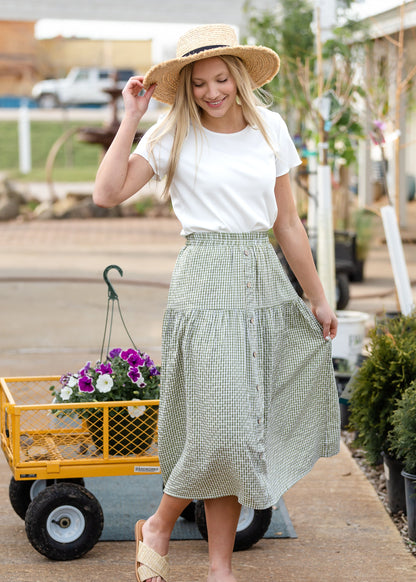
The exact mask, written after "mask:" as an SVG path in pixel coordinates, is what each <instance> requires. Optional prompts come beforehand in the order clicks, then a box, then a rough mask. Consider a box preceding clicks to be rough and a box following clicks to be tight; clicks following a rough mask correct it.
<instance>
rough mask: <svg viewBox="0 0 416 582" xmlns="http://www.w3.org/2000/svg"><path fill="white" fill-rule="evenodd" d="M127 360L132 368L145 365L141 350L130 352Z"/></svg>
mask: <svg viewBox="0 0 416 582" xmlns="http://www.w3.org/2000/svg"><path fill="white" fill-rule="evenodd" d="M127 361H128V363H129V364H130V366H131V367H132V368H137V367H138V366H143V365H144V359H143V358H141V357H140V354H139V352H134V353H132V354H130V355H129V357H128V360H127Z"/></svg>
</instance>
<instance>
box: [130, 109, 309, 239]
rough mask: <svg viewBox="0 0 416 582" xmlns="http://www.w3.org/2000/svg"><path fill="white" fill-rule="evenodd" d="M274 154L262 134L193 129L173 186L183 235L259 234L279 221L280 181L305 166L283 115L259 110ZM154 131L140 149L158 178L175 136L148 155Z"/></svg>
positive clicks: (247, 128)
mask: <svg viewBox="0 0 416 582" xmlns="http://www.w3.org/2000/svg"><path fill="white" fill-rule="evenodd" d="M259 112H260V114H261V115H262V117H263V120H264V122H265V126H266V129H267V132H268V135H269V137H270V139H271V141H272V143H273V145H274V148H275V150H276V154H275V152H273V151H272V149H271V148H270V146H269V145H268V143H267V142H266V140H265V139H264V137H263V135H262V134H261V132H260V131H259V130H258V129H254V128H252V127H250V126H247V127H245V128H244V129H243V130H242V131H238V132H236V133H216V132H213V131H210V130H208V129H205V128H203V135H201V134H200V132H199V131H198V130H197V131H196V132H195V130H194V128H193V127H191V128H190V131H189V133H188V135H187V137H186V139H185V141H184V143H183V146H182V150H181V153H180V158H179V163H178V166H177V169H176V172H175V176H174V179H173V182H172V185H171V190H170V194H171V199H172V206H173V210H174V212H175V214H176V216H177V217H178V219H179V221H180V222H181V224H182V228H183V230H182V234H183V235H187V234H190V233H192V232H207V231H215V232H235V233H237V232H256V231H267V230H269V229H270V228H271V227H272V226H273V224H274V221H275V220H276V216H277V205H276V199H275V195H274V186H275V181H276V177H278V176H283V175H284V174H287V173H288V172H289V170H290V168H292V167H294V166H297V165H298V164H300V163H301V160H300V158H299V155H298V153H297V151H296V148H295V145H294V143H293V141H292V139H291V137H290V135H289V132H288V129H287V126H286V124H285V122H284V121H283V119H282V118H281V116H280V115H279V114H278V113H275V112H273V111H269V110H267V109H265V108H264V107H259ZM155 127H157V124H156V125H155V126H153V127H151V128H150V129H149V130H148V131H147V132H146V134H145V135H144V136H143V137H142V139H141V140H140V142H139V143H138V145H137V148H136V150H135V151H134V153H135V154H138V155H141V156H143V157H144V158H145V159H146V160H147V161H148V162H149V164H150V165H151V166H152V168H153V171H154V172H155V174H156V175H157V176H158V178H160V179H161V178H163V177H164V176H165V175H166V172H167V167H168V161H169V155H170V150H171V147H172V142H173V137H172V135H166V136H164V137H163V138H162V139H161V140H160V141H159V142H158V143H157V144H156V146H155V147H154V149H153V152H152V153H151V154H149V151H148V139H149V136H150V135H151V134H152V131H153V130H154V128H155Z"/></svg>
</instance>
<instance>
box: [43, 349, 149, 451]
mask: <svg viewBox="0 0 416 582" xmlns="http://www.w3.org/2000/svg"><path fill="white" fill-rule="evenodd" d="M60 384H61V385H60V387H55V386H51V388H50V390H51V392H52V394H53V396H54V401H55V402H57V403H64V404H66V403H68V404H69V403H73V402H75V403H84V402H85V403H87V402H97V403H102V402H117V403H119V402H120V401H124V402H126V404H125V405H124V406H120V405H119V404H117V405H116V406H108V407H106V406H97V407H96V408H95V407H94V408H79V409H77V414H78V416H81V417H82V418H84V420H85V421H86V425H87V427H88V430H89V432H90V434H91V437H92V440H93V442H94V444H95V446H96V447H97V449H98V450H100V451H103V449H104V448H105V446H104V443H106V442H107V441H108V450H109V454H110V455H115V454H117V455H120V454H122V455H128V454H136V455H137V454H141V453H143V452H145V451H146V450H147V449H148V448H149V447H150V445H151V444H152V442H153V441H154V440H155V437H156V430H157V412H158V406H157V405H155V404H142V402H146V401H149V400H157V399H158V398H159V395H160V368H159V367H158V366H156V365H155V363H154V361H153V360H152V359H151V358H150V356H148V355H147V354H146V353H144V352H141V351H139V350H136V349H128V350H122V349H121V348H115V349H113V350H111V351H110V352H109V354H108V357H107V359H106V361H105V362H104V363H101V362H100V361H98V362H97V363H96V364H95V366H92V365H91V362H87V363H86V365H85V366H84V367H83V368H82V369H81V370H79V371H78V372H76V373H71V374H66V375H64V376H62V378H61V380H60ZM62 414H63V411H62V409H61V410H60V411H59V413H58V415H62ZM107 415H108V419H107Z"/></svg>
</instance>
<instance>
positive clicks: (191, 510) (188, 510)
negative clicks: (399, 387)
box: [181, 501, 195, 522]
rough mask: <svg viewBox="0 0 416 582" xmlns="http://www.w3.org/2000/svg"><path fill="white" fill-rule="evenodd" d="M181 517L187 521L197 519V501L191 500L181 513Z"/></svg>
mask: <svg viewBox="0 0 416 582" xmlns="http://www.w3.org/2000/svg"><path fill="white" fill-rule="evenodd" d="M181 517H183V518H184V519H186V521H192V522H193V521H195V501H191V502H190V504H189V505H187V506H186V507H185V509H184V510H183V511H182V513H181Z"/></svg>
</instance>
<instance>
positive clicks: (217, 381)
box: [158, 232, 340, 509]
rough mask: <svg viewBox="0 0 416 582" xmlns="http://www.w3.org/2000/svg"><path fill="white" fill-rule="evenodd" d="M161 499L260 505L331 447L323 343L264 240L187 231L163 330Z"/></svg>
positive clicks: (333, 414) (330, 384)
mask: <svg viewBox="0 0 416 582" xmlns="http://www.w3.org/2000/svg"><path fill="white" fill-rule="evenodd" d="M158 434H159V457H160V465H161V471H162V476H163V481H164V484H165V489H164V490H165V493H167V494H169V495H172V496H174V497H179V498H185V499H211V498H216V497H223V496H228V495H233V496H237V497H238V500H239V502H240V503H241V504H243V505H245V506H248V507H251V508H253V509H265V508H267V507H270V506H271V505H273V504H275V503H276V502H277V501H278V500H279V498H280V497H281V495H282V494H283V493H284V492H285V491H286V490H287V489H288V488H289V487H291V486H292V485H293V484H294V483H295V482H296V481H298V480H299V479H300V478H301V477H303V476H304V475H305V474H306V473H307V472H308V471H309V470H310V469H311V468H312V467H313V465H314V463H315V462H316V461H317V459H318V458H319V457H327V456H331V455H334V454H336V453H337V452H338V451H339V442H340V423H339V404H338V395H337V389H336V385H335V381H334V373H333V367H332V358H331V342H330V341H325V339H324V338H323V335H322V329H321V326H320V325H319V323H318V321H317V320H316V319H315V317H314V316H313V315H312V313H311V312H310V310H309V308H308V307H307V306H306V304H305V303H304V301H303V300H302V299H301V298H300V297H299V296H298V295H297V293H296V292H295V291H294V289H293V287H292V285H291V284H290V282H289V280H288V278H287V276H286V274H285V273H284V271H283V268H282V266H281V264H280V261H279V259H278V257H277V255H276V253H275V251H274V248H273V246H272V245H271V244H270V242H269V239H268V236H267V233H263V232H261V233H242V234H239V233H238V234H233V233H215V232H214V233H211V232H207V233H205V232H204V233H194V234H191V235H189V236H187V240H186V245H185V246H184V248H183V249H182V250H181V251H180V253H179V256H178V260H177V263H176V265H175V268H174V272H173V275H172V281H171V286H170V290H169V297H168V305H167V309H166V311H165V315H164V321H163V333H162V377H161V401H160V410H159V429H158Z"/></svg>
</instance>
